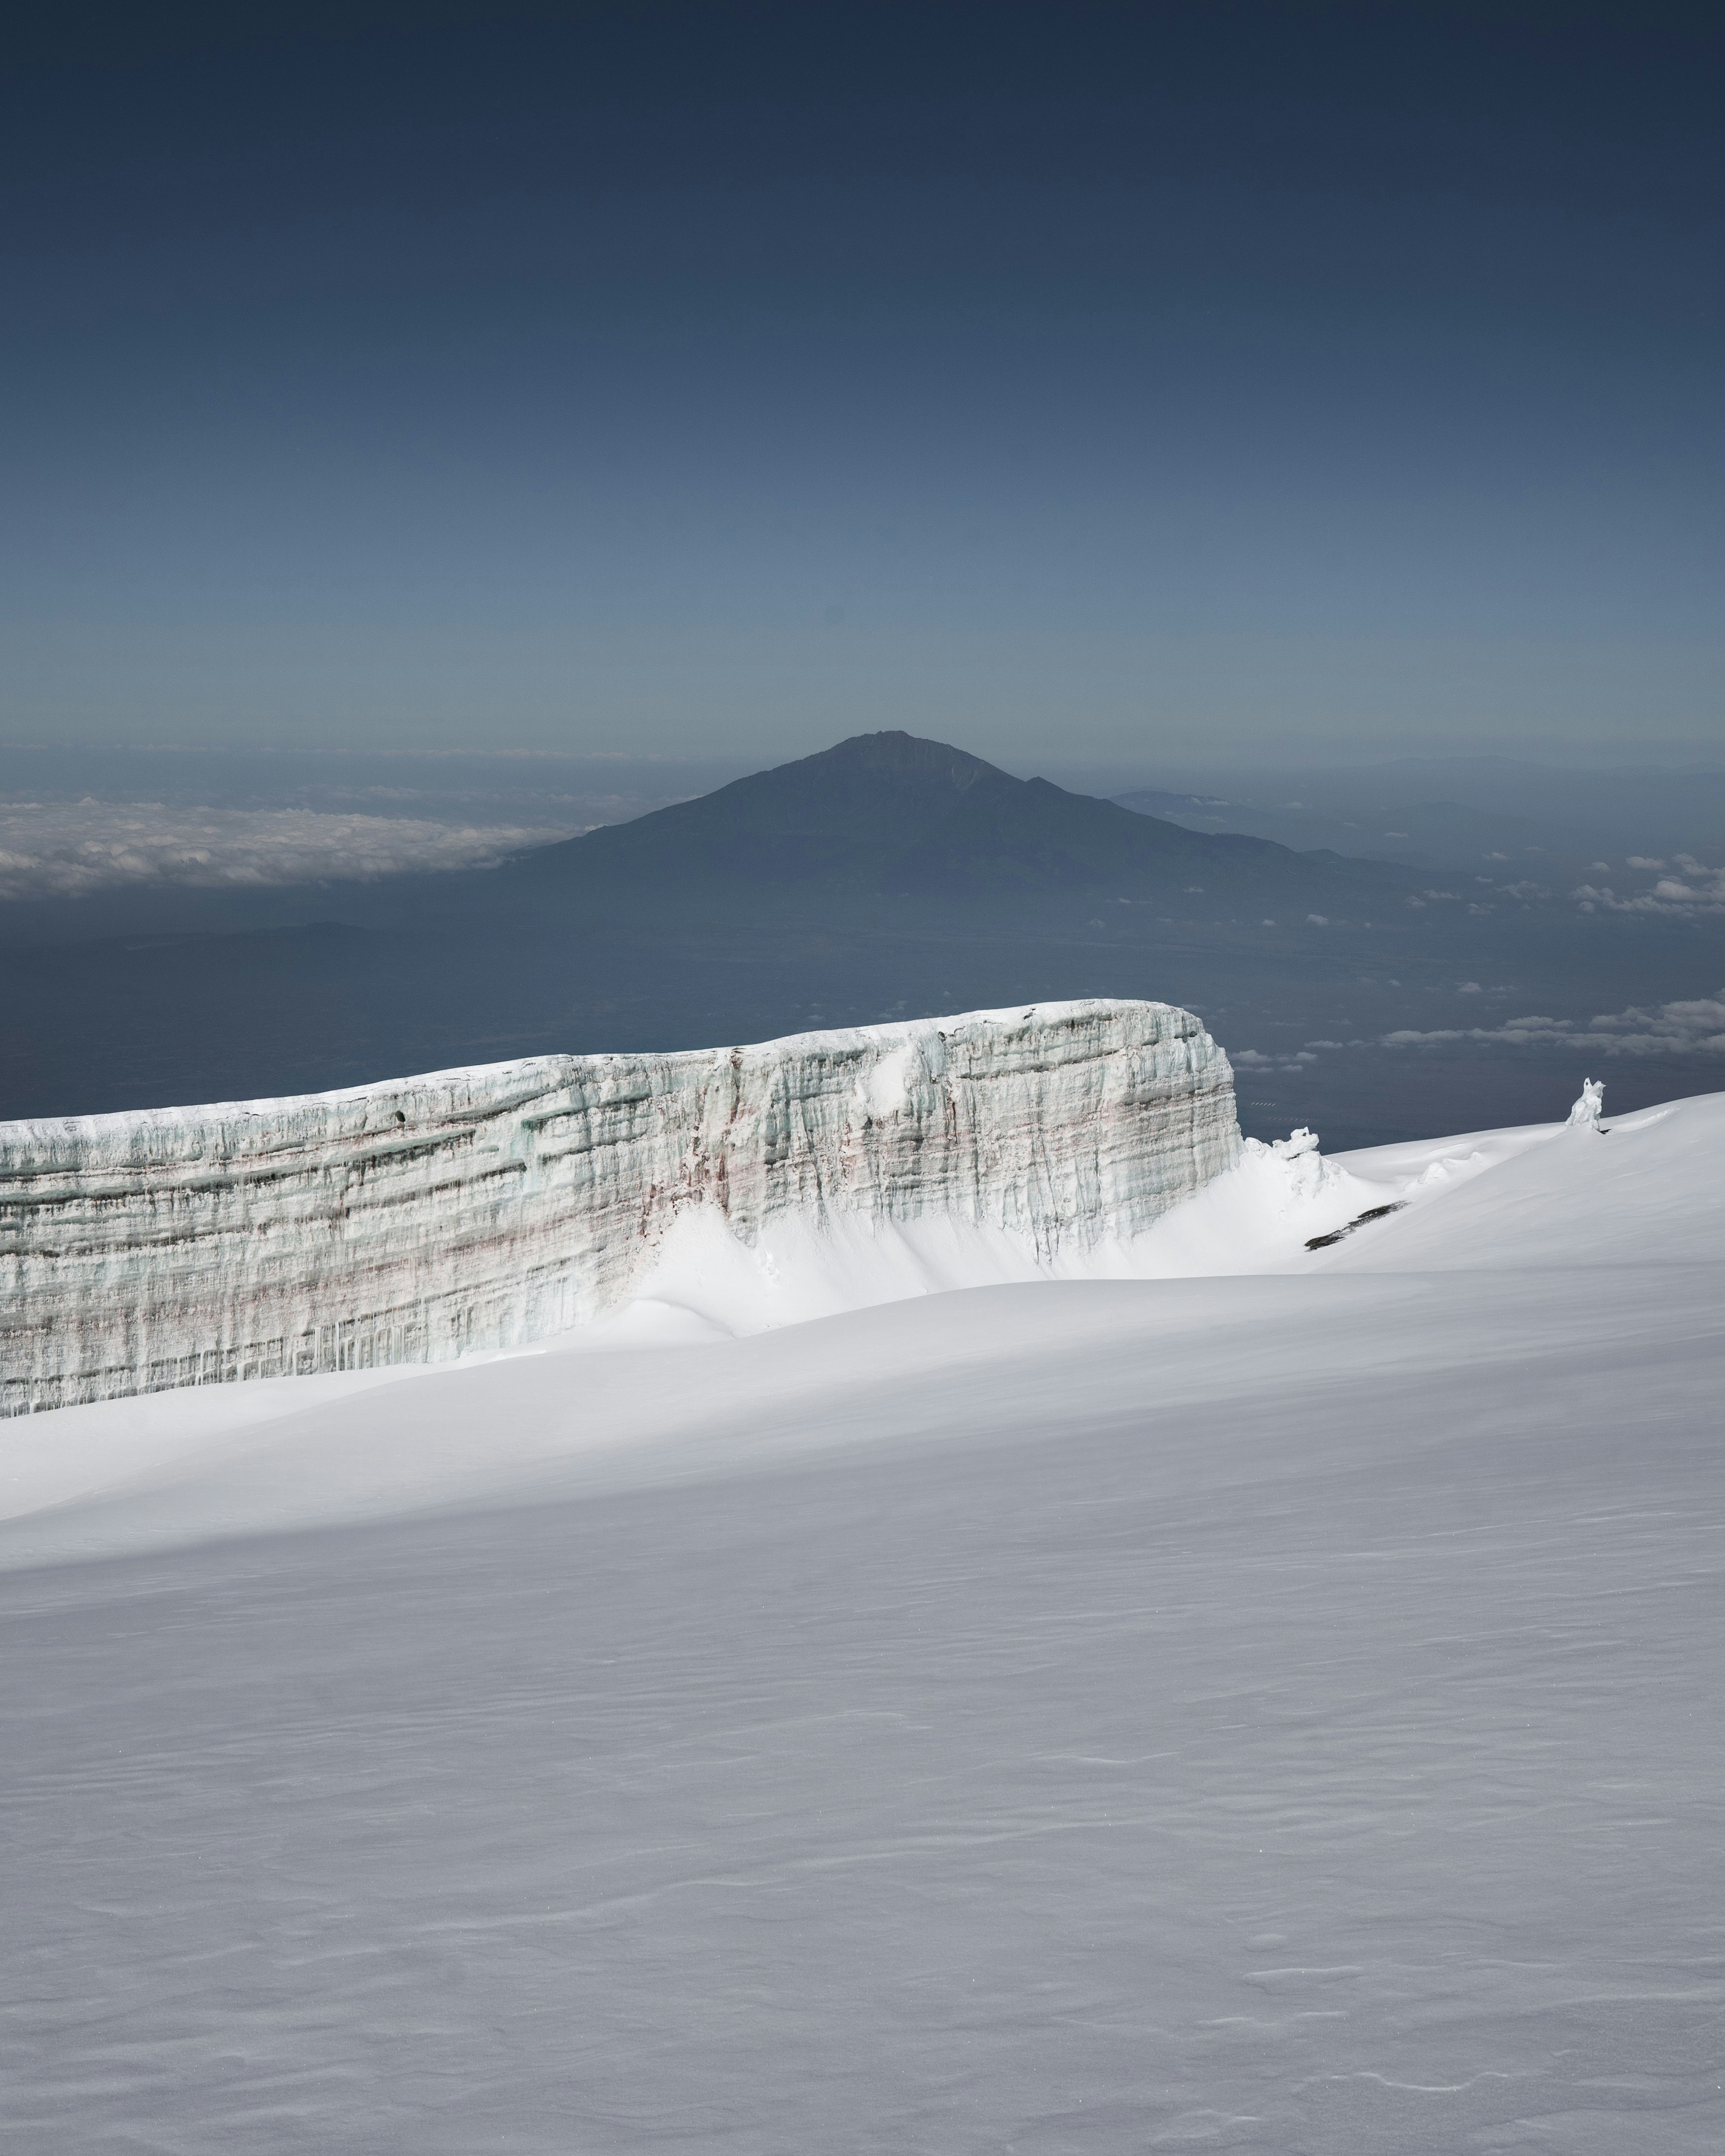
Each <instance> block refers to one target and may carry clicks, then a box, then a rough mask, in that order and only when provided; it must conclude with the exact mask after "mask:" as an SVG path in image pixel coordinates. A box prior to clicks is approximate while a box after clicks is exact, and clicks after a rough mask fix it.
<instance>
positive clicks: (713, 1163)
mask: <svg viewBox="0 0 1725 2156" xmlns="http://www.w3.org/2000/svg"><path fill="white" fill-rule="evenodd" d="M1239 1149H1240V1133H1239V1127H1238V1125H1237V1123H1236V1122H1235V1106H1234V1081H1233V1073H1232V1072H1231V1070H1230V1068H1229V1064H1228V1059H1227V1057H1226V1056H1225V1055H1224V1054H1223V1052H1222V1050H1220V1049H1219V1047H1218V1046H1217V1045H1216V1044H1215V1042H1214V1041H1213V1040H1212V1039H1210V1037H1209V1034H1207V1033H1206V1032H1205V1031H1204V1028H1203V1026H1202V1025H1201V1024H1199V1021H1198V1020H1197V1019H1195V1018H1194V1017H1193V1016H1192V1015H1191V1014H1190V1013H1189V1012H1187V1011H1183V1010H1177V1009H1173V1008H1172V1007H1171V1006H1169V1005H1168V1004H1151V1003H1126V1002H1090V1003H1071V1004H1040V1005H1034V1006H1032V1007H1031V1008H1029V1009H1014V1010H1009V1011H979V1012H973V1013H971V1014H968V1015H967V1016H964V1017H962V1018H949V1019H923V1020H918V1021H916V1022H914V1023H912V1024H902V1025H883V1026H869V1027H865V1028H861V1029H856V1030H854V1031H850V1032H838V1033H813V1034H798V1035H795V1036H793V1038H791V1039H785V1040H776V1041H768V1042H767V1043H765V1044H763V1045H760V1046H757V1047H752V1048H721V1049H709V1050H696V1051H694V1052H691V1053H687V1054H680V1055H589V1056H542V1057H536V1058H534V1059H532V1060H528V1061H524V1062H518V1063H500V1064H493V1065H490V1066H488V1067H485V1068H483V1069H476V1070H445V1071H439V1072H437V1073H435V1074H434V1075H431V1076H429V1077H423V1078H409V1079H403V1080H400V1081H396V1082H394V1083H386V1084H382V1085H375V1086H359V1087H356V1088H355V1089H353V1090H352V1091H347V1092H340V1093H321V1094H311V1095H308V1096H305V1097H303V1098H301V1099H297V1100H283V1101H249V1102H244V1103H239V1104H230V1105H227V1106H215V1107H200V1108H172V1109H162V1110H156V1111H149V1112H146V1113H141V1114H135V1115H120V1116H84V1117H79V1118H75V1119H69V1120H67V1121H65V1122H25V1123H10V1124H3V1125H0V1291H3V1296H4V1302H3V1309H0V1413H4V1414H28V1413H30V1412H32V1411H33V1410H36V1409H43V1408H51V1407H57V1406H59V1405H61V1404H65V1403H68V1402H71V1401H74V1400H87V1399H103V1398H106V1397H110V1396H112V1395H116V1394H126V1393H135V1392H145V1391H157V1390H160V1389H163V1388H165V1387H168V1386H173V1385H193V1384H210V1383H223V1382H225V1381H228V1380H231V1379H234V1378H251V1377H266V1376H274V1375H276V1374H278V1373H286V1372H296V1371H301V1372H303V1371H312V1370H332V1369H349V1368H362V1367H365V1366H367V1365H370V1364H374V1363H398V1362H434V1361H439V1360H442V1359H444V1358H447V1357H450V1356H454V1355H459V1354H460V1353H464V1352H465V1351H467V1350H470V1349H475V1348H481V1347H511V1346H515V1345H518V1344H520V1343H521V1342H526V1341H530V1340H533V1339H536V1338H539V1337H542V1336H544V1335H545V1334H547V1333H550V1332H559V1331H562V1329H563V1328H565V1327H568V1326H572V1325H574V1324H578V1323H580V1322H583V1321H584V1320H587V1319H588V1318H591V1317H596V1316H598V1314H599V1313H600V1312H603V1310H605V1309H606V1308H607V1307H608V1306H610V1305H613V1304H615V1303H617V1302H619V1301H622V1300H624V1298H625V1297H626V1296H627V1295H628V1293H629V1287H630V1285H631V1282H632V1281H634V1279H635V1278H636V1277H637V1276H638V1275H639V1273H640V1271H641V1270H643V1268H644V1266H645V1265H647V1264H648V1263H649V1261H650V1260H651V1258H652V1255H653V1254H654V1251H655V1247H656V1245H657V1243H658V1241H659V1239H660V1236H661V1235H662V1234H663V1232H664V1230H665V1228H666V1227H667V1226H668V1224H670V1221H671V1220H672V1219H675V1217H676V1216H677V1215H678V1214H680V1212H682V1211H683V1210H684V1209H686V1208H688V1207H691V1206H711V1207H714V1208H716V1209H717V1210H718V1211H719V1212H720V1213H721V1214H722V1215H723V1216H724V1217H725V1218H726V1220H727V1222H728V1224H729V1226H730V1228H731V1229H732V1232H733V1233H734V1234H735V1235H737V1236H739V1237H740V1238H742V1240H744V1241H745V1242H748V1241H752V1240H753V1238H754V1237H755V1235H757V1233H758V1232H759V1230H760V1229H761V1227H762V1224H764V1223H765V1222H767V1221H768V1220H769V1219H772V1218H773V1217H774V1216H775V1215H778V1214H784V1213H787V1212H796V1213H798V1214H801V1215H803V1217H804V1218H806V1219H809V1220H811V1221H813V1222H815V1223H817V1224H818V1223H820V1222H823V1221H825V1220H829V1219H833V1218H834V1217H836V1216H839V1215H844V1216H848V1217H849V1218H850V1219H857V1218H859V1217H860V1218H861V1219H864V1220H865V1221H866V1220H875V1221H906V1220H912V1219H919V1218H921V1217H922V1216H924V1215H926V1214H932V1213H939V1214H947V1215H950V1216H952V1217H955V1218H957V1219H961V1220H963V1221H967V1222H973V1223H975V1224H978V1225H983V1226H992V1227H1000V1228H1005V1229H1012V1230H1014V1231H1017V1232H1018V1233H1019V1234H1021V1235H1024V1236H1025V1237H1027V1238H1029V1239H1032V1240H1034V1245H1035V1247H1036V1249H1037V1250H1038V1252H1039V1253H1040V1254H1046V1255H1053V1254H1054V1253H1055V1252H1056V1251H1057V1250H1060V1248H1061V1247H1062V1246H1063V1245H1071V1244H1073V1243H1075V1242H1076V1244H1078V1245H1081V1246H1088V1245H1091V1244H1094V1243H1096V1242H1097V1241H1099V1240H1102V1239H1103V1238H1105V1237H1113V1236H1128V1235H1135V1234H1137V1232H1138V1231H1139V1230H1140V1229H1143V1228H1146V1227H1147V1226H1148V1225H1149V1224H1150V1223H1151V1222H1152V1221H1153V1220H1154V1219H1156V1218H1157V1217H1158V1214H1162V1213H1163V1212H1165V1211H1166V1210H1167V1209H1168V1207H1169V1206H1170V1205H1173V1204H1176V1203H1177V1202H1178V1200H1179V1199H1183V1198H1185V1197H1188V1196H1189V1195H1190V1194H1191V1193H1193V1192H1194V1191H1195V1190H1197V1189H1198V1188H1199V1187H1200V1186H1201V1185H1202V1184H1204V1183H1206V1182H1208V1181H1209V1178H1211V1177H1212V1176H1213V1175H1214V1174H1216V1173H1219V1171H1220V1170H1221V1169H1223V1168H1227V1167H1229V1166H1230V1165H1231V1164H1232V1163H1233V1161H1234V1160H1235V1157H1236V1155H1237V1154H1238V1152H1239Z"/></svg>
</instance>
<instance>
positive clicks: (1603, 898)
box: [1570, 854, 1725, 921]
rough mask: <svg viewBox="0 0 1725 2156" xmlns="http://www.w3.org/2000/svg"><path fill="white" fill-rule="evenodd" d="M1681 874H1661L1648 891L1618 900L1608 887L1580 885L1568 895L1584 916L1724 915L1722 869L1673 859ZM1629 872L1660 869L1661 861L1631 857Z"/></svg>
mask: <svg viewBox="0 0 1725 2156" xmlns="http://www.w3.org/2000/svg"><path fill="white" fill-rule="evenodd" d="M1674 858H1675V860H1676V865H1677V868H1678V870H1679V871H1680V872H1681V873H1679V874H1677V875H1662V876H1661V878H1660V879H1659V880H1658V882H1657V883H1656V884H1655V885H1654V886H1653V888H1652V890H1651V891H1634V892H1631V893H1630V896H1628V897H1626V898H1625V897H1620V896H1618V894H1617V892H1616V891H1614V890H1613V889H1612V887H1611V886H1610V885H1609V884H1591V883H1584V884H1583V885H1581V886H1580V887H1579V889H1578V890H1576V891H1572V892H1571V893H1570V896H1571V897H1572V898H1574V900H1575V901H1576V902H1577V904H1578V905H1579V906H1580V908H1581V910H1582V911H1583V912H1584V913H1651V914H1659V915H1662V916H1665V917H1666V919H1668V920H1675V921H1694V920H1698V919H1699V918H1700V917H1701V916H1702V915H1703V914H1712V913H1725V869H1710V868H1708V867H1707V865H1706V863H1705V862H1703V861H1698V860H1696V858H1695V856H1694V855H1693V854H1678V855H1676V856H1675V857H1674ZM1629 865H1630V867H1631V868H1632V869H1644V870H1645V869H1662V868H1664V867H1665V865H1666V864H1665V863H1664V862H1663V861H1662V860H1649V859H1643V858H1642V857H1640V856H1639V855H1630V861H1629Z"/></svg>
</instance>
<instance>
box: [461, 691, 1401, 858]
mask: <svg viewBox="0 0 1725 2156" xmlns="http://www.w3.org/2000/svg"><path fill="white" fill-rule="evenodd" d="M492 873H493V874H494V875H497V876H499V877H501V878H502V879H503V880H504V882H505V883H506V884H510V883H516V884H520V883H525V884H527V885H532V886H535V887H536V888H538V889H540V890H541V891H549V890H551V889H553V888H556V887H557V886H559V885H563V886H567V887H568V888H570V889H571V890H572V891H573V890H575V889H579V888H581V887H583V886H593V885H600V886H604V885H610V886H615V885H618V884H619V882H621V881H636V882H639V881H649V882H650V883H651V885H653V886H654V887H655V888H658V889H661V890H670V889H675V890H688V889H690V888H691V887H692V886H698V885H713V884H718V885H724V886H726V887H728V888H729V889H730V890H731V891H737V890H738V889H739V888H747V887H753V888H756V889H762V888H783V887H786V886H791V885H804V886H819V887H824V888H828V889H836V890H842V891H851V892H853V893H855V894H858V895H861V894H863V893H870V894H875V895H880V896H911V897H915V896H927V897H931V898H934V897H944V898H964V897H973V898H999V897H1006V896H1033V895H1034V894H1037V893H1046V892H1058V891H1082V890H1087V889H1110V890H1118V889H1120V888H1121V887H1122V885H1125V886H1129V887H1130V895H1133V896H1137V895H1140V894H1142V895H1146V896H1151V895H1161V896H1167V895H1168V894H1170V893H1172V892H1179V891H1186V890H1188V889H1191V888H1194V884H1193V879H1194V877H1202V878H1205V879H1208V880H1206V881H1204V882H1201V883H1199V884H1198V885H1196V887H1197V888H1199V889H1200V890H1208V889H1209V885H1210V882H1212V881H1214V880H1215V879H1217V878H1219V879H1220V880H1221V884H1222V886H1223V887H1224V889H1225V890H1227V891H1229V892H1230V893H1231V894H1235V895H1238V896H1251V897H1253V898H1254V900H1255V899H1256V898H1258V897H1260V896H1263V897H1281V898H1284V899H1286V898H1287V897H1303V896H1310V897H1312V899H1314V901H1315V900H1316V898H1317V897H1318V896H1335V895H1336V892H1337V888H1338V887H1339V886H1340V885H1350V886H1353V887H1354V888H1357V889H1358V890H1361V891H1371V890H1375V891H1378V892H1381V893H1382V894H1383V895H1384V896H1386V897H1387V896H1400V895H1402V894H1403V893H1404V892H1405V891H1409V890H1411V889H1412V888H1413V884H1414V879H1413V878H1411V877H1410V876H1409V875H1408V874H1407V872H1406V871H1405V870H1399V869H1396V868H1394V867H1393V866H1390V865H1386V864H1382V863H1378V862H1371V861H1364V860H1358V861H1356V860H1351V859H1349V858H1348V857H1346V856H1343V855H1332V854H1325V853H1318V854H1315V855H1311V856H1307V855H1301V854H1299V853H1296V852H1295V851H1294V850H1292V849H1291V848H1290V847H1286V846H1283V845H1281V844H1277V843H1276V841H1275V840H1273V839H1262V838H1256V837H1253V836H1250V835H1248V834H1235V833H1209V832H1195V831H1192V830H1189V829H1187V828H1186V827H1185V826H1183V825H1182V824H1175V823H1172V822H1169V821H1168V820H1166V819H1162V818H1158V817H1154V816H1146V815H1144V814H1141V813H1138V812H1137V811H1134V810H1132V809H1131V808H1125V807H1122V805H1121V804H1119V803H1117V802H1112V801H1106V800H1103V799H1101V798H1098V797H1096V796H1095V795H1091V794H1084V793H1070V792H1069V791H1067V789H1066V788H1064V787H1060V786H1056V785H1055V784H1054V783H1052V782H1051V781H1050V780H1049V779H1045V778H1014V777H1012V776H1011V774H1010V773H1007V772H1004V771H1002V770H1001V769H1000V768H999V767H998V766H997V765H994V764H991V763H988V762H985V761H984V760H983V758H982V757H977V756H973V755H972V754H970V753H969V752H968V751H967V750H963V749H960V748H957V747H953V746H952V744H951V743H949V742H937V741H932V740H928V739H925V738H922V737H919V736H916V735H913V734H910V733H906V732H904V731H901V730H897V729H894V730H888V731H880V732H877V733H872V734H856V735H852V736H851V737H849V738H848V739H846V740H845V741H842V742H837V743H835V744H834V747H831V748H829V749H823V750H820V751H819V752H817V753H816V754H814V755H813V756H809V757H799V758H798V759H796V760H795V761H794V762H790V763H786V764H779V765H776V766H774V767H772V768H771V769H769V770H767V771H763V772H756V773H751V774H750V775H749V776H748V777H747V778H738V779H733V780H732V782H731V783H730V784H729V785H727V786H722V787H720V788H716V790H715V791H714V792H713V793H706V794H701V795H699V796H697V797H696V798H694V799H693V800H690V801H680V802H676V803H673V804H671V805H670V807H668V808H658V809H655V810H653V811H651V812H650V813H649V814H647V815H644V816H640V817H636V818H634V819H632V820H630V821H629V822H628V823H624V824H608V825H605V826H603V827H602V828H601V829H598V830H594V831H589V832H586V833H584V834H583V835H582V836H581V837H579V838H576V839H564V840H562V841H561V842H560V843H559V844H556V845H551V846H544V847H539V848H536V849H534V850H532V851H531V853H526V854H523V855H519V856H517V858H516V860H515V861H514V862H512V863H511V864H510V865H508V866H507V867H506V868H505V869H503V870H497V871H494V872H492Z"/></svg>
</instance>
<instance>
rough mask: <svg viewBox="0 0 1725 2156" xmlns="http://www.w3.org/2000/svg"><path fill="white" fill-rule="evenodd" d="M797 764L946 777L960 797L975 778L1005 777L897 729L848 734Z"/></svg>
mask: <svg viewBox="0 0 1725 2156" xmlns="http://www.w3.org/2000/svg"><path fill="white" fill-rule="evenodd" d="M800 761H801V762H802V763H803V766H804V767H808V766H809V765H810V764H822V765H825V766H828V767H833V766H835V765H836V766H839V767H843V768H845V769H848V770H852V771H891V772H905V773H919V774H927V775H928V776H930V777H946V778H951V780H952V783H953V784H954V785H955V786H956V787H957V788H958V790H959V791H960V792H961V793H962V792H963V791H964V790H965V789H966V788H968V787H970V786H973V785H974V784H975V783H976V782H977V780H978V778H1005V777H1006V776H1007V774H1006V773H1004V772H1003V771H1002V770H1001V769H1000V768H999V766H998V765H996V764H992V763H985V762H983V759H982V757H979V756H972V755H971V754H970V752H969V751H968V750H967V749H962V748H954V747H952V743H951V742H937V741H927V740H925V739H924V738H923V737H922V736H921V735H920V734H907V733H906V731H904V729H903V728H902V727H901V726H894V727H891V728H889V729H887V730H886V731H882V732H880V733H877V734H852V735H851V736H850V737H849V739H848V740H845V741H841V742H835V743H834V746H833V747H831V748H824V749H822V750H820V751H819V752H818V753H817V754H816V755H814V756H805V757H803V758H801V759H800ZM781 768H783V767H781Z"/></svg>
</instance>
